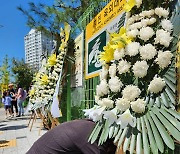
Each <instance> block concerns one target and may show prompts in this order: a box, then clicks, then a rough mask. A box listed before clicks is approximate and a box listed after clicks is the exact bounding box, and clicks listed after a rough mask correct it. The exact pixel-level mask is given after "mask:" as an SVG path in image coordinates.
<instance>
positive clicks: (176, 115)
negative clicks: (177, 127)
mask: <svg viewBox="0 0 180 154" xmlns="http://www.w3.org/2000/svg"><path fill="white" fill-rule="evenodd" d="M162 108H163V109H165V110H166V111H167V112H169V113H170V114H171V115H173V116H174V117H175V118H177V119H178V120H180V114H179V113H178V112H177V111H175V110H173V109H167V108H166V107H165V106H162Z"/></svg>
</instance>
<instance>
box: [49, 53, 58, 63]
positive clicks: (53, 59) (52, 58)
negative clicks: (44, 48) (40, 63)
mask: <svg viewBox="0 0 180 154" xmlns="http://www.w3.org/2000/svg"><path fill="white" fill-rule="evenodd" d="M56 63H57V59H56V54H52V55H51V56H50V57H49V59H48V66H54V65H55V64H56Z"/></svg>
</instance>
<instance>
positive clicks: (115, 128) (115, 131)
mask: <svg viewBox="0 0 180 154" xmlns="http://www.w3.org/2000/svg"><path fill="white" fill-rule="evenodd" d="M118 130H119V126H115V127H114V134H113V137H115V136H116V135H117V133H118Z"/></svg>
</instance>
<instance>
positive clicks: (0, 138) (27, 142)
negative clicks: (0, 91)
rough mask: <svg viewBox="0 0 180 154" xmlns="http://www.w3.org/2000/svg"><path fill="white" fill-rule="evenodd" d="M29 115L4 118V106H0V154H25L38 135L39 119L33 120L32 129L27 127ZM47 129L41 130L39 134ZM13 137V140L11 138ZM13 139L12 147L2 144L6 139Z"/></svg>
mask: <svg viewBox="0 0 180 154" xmlns="http://www.w3.org/2000/svg"><path fill="white" fill-rule="evenodd" d="M29 117H30V116H23V117H18V118H15V117H14V118H11V119H5V111H4V108H0V154H25V153H26V152H27V151H28V149H29V148H30V147H31V146H32V144H33V143H34V142H35V141H36V140H37V139H38V138H39V137H40V136H39V127H40V119H37V120H36V122H34V125H33V128H32V131H31V132H30V130H29V128H28V127H27V125H28V122H29ZM46 132H47V130H41V133H40V135H43V134H44V133H46ZM13 139H14V140H13ZM9 140H13V141H12V142H13V143H16V144H15V146H14V147H7V146H3V145H2V142H3V143H6V141H9Z"/></svg>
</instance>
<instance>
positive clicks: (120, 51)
mask: <svg viewBox="0 0 180 154" xmlns="http://www.w3.org/2000/svg"><path fill="white" fill-rule="evenodd" d="M124 56H125V53H124V48H122V49H116V50H115V51H114V59H115V60H119V59H121V58H123V57H124Z"/></svg>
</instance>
